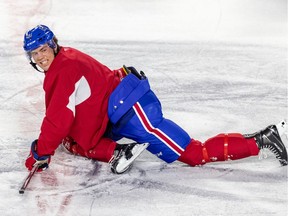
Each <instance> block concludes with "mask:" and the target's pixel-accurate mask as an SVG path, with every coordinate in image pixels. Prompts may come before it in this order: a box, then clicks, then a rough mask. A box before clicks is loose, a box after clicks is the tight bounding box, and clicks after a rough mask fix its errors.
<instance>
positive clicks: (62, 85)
mask: <svg viewBox="0 0 288 216" xmlns="http://www.w3.org/2000/svg"><path fill="white" fill-rule="evenodd" d="M67 65H68V66H66V67H62V68H61V69H60V71H58V73H57V75H53V76H52V75H49V74H47V75H46V77H45V81H44V90H45V99H46V101H45V102H46V113H45V117H44V119H43V121H42V125H41V132H40V135H39V138H38V150H37V152H38V154H39V155H40V156H41V155H53V154H54V152H55V150H56V148H57V147H58V146H59V144H60V143H61V141H62V139H63V138H64V137H65V136H67V134H68V133H69V130H70V128H71V125H72V123H73V120H74V111H75V101H76V100H75V91H76V88H77V84H78V85H79V81H80V79H79V78H78V77H77V74H76V72H75V69H73V64H67ZM48 73H49V72H48ZM77 79H78V80H77ZM77 81H78V82H77Z"/></svg>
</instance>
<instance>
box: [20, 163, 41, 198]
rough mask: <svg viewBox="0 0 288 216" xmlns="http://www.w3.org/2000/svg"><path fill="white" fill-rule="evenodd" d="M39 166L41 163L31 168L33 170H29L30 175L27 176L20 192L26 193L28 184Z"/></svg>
mask: <svg viewBox="0 0 288 216" xmlns="http://www.w3.org/2000/svg"><path fill="white" fill-rule="evenodd" d="M38 168H39V165H35V166H34V167H33V168H32V169H31V171H30V172H29V174H28V176H27V177H26V178H25V180H24V182H23V185H22V187H21V188H20V190H19V194H24V192H25V190H26V188H27V186H28V184H29V182H30V180H31V178H32V177H33V175H34V174H35V172H37V170H38Z"/></svg>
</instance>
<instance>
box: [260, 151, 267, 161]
mask: <svg viewBox="0 0 288 216" xmlns="http://www.w3.org/2000/svg"><path fill="white" fill-rule="evenodd" d="M266 151H267V150H266V149H260V151H259V154H258V158H259V160H263V159H266V158H268V154H267V152H266Z"/></svg>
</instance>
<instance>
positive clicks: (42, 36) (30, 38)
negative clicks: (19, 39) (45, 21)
mask: <svg viewBox="0 0 288 216" xmlns="http://www.w3.org/2000/svg"><path fill="white" fill-rule="evenodd" d="M53 38H54V33H53V32H52V31H51V30H50V29H49V28H48V27H47V26H45V25H38V26H36V27H35V28H33V29H31V30H29V31H27V32H26V33H25V35H24V45H23V48H24V50H25V51H26V53H30V52H31V51H32V50H35V49H37V48H38V47H40V46H42V45H44V44H48V45H49V46H50V47H51V48H52V49H54V48H56V43H55V42H54V41H53Z"/></svg>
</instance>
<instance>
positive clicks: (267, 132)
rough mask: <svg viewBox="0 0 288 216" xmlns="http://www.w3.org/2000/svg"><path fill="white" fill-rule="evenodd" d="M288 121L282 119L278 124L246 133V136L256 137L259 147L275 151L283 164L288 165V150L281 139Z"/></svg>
mask: <svg viewBox="0 0 288 216" xmlns="http://www.w3.org/2000/svg"><path fill="white" fill-rule="evenodd" d="M286 127H287V122H286V121H282V122H280V123H279V124H277V125H270V126H268V127H267V128H265V129H264V130H261V131H259V132H256V133H254V134H250V135H244V137H246V138H254V139H255V140H256V143H257V145H258V148H259V149H260V150H261V149H265V148H267V149H269V150H270V151H271V152H273V153H274V155H275V156H276V158H277V159H278V160H279V162H280V164H281V165H282V166H286V165H287V150H286V147H285V145H284V143H283V142H282V140H281V135H282V134H283V133H284V132H285V130H286Z"/></svg>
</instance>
